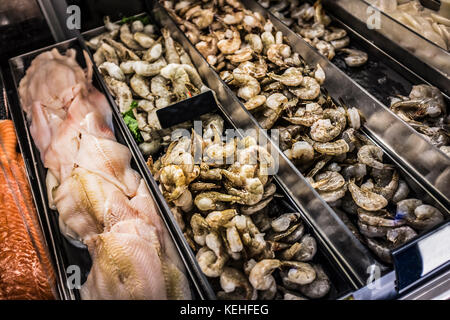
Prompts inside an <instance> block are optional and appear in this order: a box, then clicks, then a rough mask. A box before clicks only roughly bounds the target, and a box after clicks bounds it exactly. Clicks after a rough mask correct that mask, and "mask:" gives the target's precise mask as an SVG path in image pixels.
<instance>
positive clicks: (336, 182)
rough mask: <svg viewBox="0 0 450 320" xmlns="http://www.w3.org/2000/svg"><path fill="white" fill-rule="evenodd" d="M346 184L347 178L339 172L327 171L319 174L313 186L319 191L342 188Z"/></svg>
mask: <svg viewBox="0 0 450 320" xmlns="http://www.w3.org/2000/svg"><path fill="white" fill-rule="evenodd" d="M344 184H345V179H344V177H343V176H342V175H341V174H340V173H339V172H335V171H325V172H324V173H321V174H318V175H317V177H316V181H315V182H314V183H313V184H312V186H313V188H315V189H317V190H319V191H333V190H337V189H339V188H341V187H342V186H343V185H344Z"/></svg>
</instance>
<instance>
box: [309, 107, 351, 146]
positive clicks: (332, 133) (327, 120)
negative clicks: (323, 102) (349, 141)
mask: <svg viewBox="0 0 450 320" xmlns="http://www.w3.org/2000/svg"><path fill="white" fill-rule="evenodd" d="M346 124H347V121H346V118H345V115H344V114H343V113H342V112H340V111H339V110H336V109H325V111H324V112H323V119H320V120H318V121H316V122H315V123H314V124H313V125H312V126H311V130H310V135H311V138H313V139H314V140H315V141H318V142H329V141H331V140H333V139H334V138H336V137H337V136H338V135H339V134H341V132H342V130H344V128H345V126H346Z"/></svg>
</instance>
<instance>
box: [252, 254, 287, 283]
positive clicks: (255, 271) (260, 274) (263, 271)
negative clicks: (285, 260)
mask: <svg viewBox="0 0 450 320" xmlns="http://www.w3.org/2000/svg"><path fill="white" fill-rule="evenodd" d="M279 267H281V262H280V261H279V260H276V259H264V260H261V261H259V262H258V263H257V264H256V265H255V266H254V267H253V268H252V270H251V271H250V276H249V280H250V283H251V284H252V286H253V288H255V289H256V290H268V289H269V288H270V287H271V286H272V285H273V283H274V282H275V278H274V277H273V276H272V273H273V272H274V270H275V269H278V268H279Z"/></svg>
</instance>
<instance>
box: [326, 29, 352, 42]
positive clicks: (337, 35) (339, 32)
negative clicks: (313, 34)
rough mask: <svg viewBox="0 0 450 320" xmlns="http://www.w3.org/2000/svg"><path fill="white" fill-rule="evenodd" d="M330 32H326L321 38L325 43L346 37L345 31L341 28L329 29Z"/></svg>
mask: <svg viewBox="0 0 450 320" xmlns="http://www.w3.org/2000/svg"><path fill="white" fill-rule="evenodd" d="M329 29H330V31H331V32H330V31H328V30H326V31H325V34H324V36H323V37H322V39H323V40H325V41H333V40H339V39H342V38H344V37H345V36H347V31H345V29H341V28H335V27H330V28H329Z"/></svg>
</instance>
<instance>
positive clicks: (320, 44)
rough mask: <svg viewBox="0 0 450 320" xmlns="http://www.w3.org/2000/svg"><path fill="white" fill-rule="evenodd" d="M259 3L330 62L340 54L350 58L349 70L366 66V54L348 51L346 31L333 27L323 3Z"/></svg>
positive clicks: (295, 0) (288, 0)
mask: <svg viewBox="0 0 450 320" xmlns="http://www.w3.org/2000/svg"><path fill="white" fill-rule="evenodd" d="M300 2H303V3H302V5H300ZM259 3H260V4H261V5H262V6H263V7H264V8H267V9H268V10H270V11H271V12H272V13H273V14H274V15H275V16H276V17H277V18H278V19H280V20H281V21H282V22H283V23H284V24H286V25H287V26H288V27H290V28H292V30H293V31H295V32H296V33H298V34H299V35H300V36H301V37H302V38H303V39H304V40H305V41H306V42H308V43H309V44H310V45H311V46H313V47H314V48H316V49H317V50H318V51H319V52H320V53H321V54H322V55H323V56H325V57H326V58H327V59H329V60H332V59H333V58H334V56H335V54H336V51H340V52H343V53H345V54H347V57H346V58H345V59H344V61H345V63H346V64H347V65H348V66H349V67H360V66H362V65H364V64H365V63H366V62H367V59H368V55H367V53H365V52H363V51H360V50H355V49H349V48H346V47H347V46H348V45H349V44H350V38H349V37H348V36H347V31H345V30H344V29H342V28H337V27H334V26H332V25H331V23H332V21H331V19H330V17H328V16H327V15H326V14H325V12H324V10H323V8H322V4H321V0H317V1H316V3H315V4H314V6H311V5H310V4H309V3H307V2H304V1H300V0H259Z"/></svg>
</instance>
